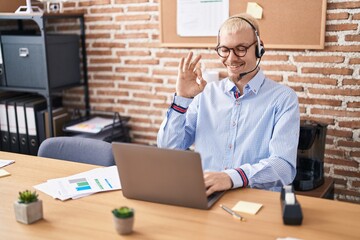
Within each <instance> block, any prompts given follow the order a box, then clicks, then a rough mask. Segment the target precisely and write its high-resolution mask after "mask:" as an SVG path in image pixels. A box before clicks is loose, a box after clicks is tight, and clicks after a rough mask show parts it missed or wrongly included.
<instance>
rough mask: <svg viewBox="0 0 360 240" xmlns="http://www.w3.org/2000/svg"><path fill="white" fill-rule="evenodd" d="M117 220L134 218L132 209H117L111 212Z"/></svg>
mask: <svg viewBox="0 0 360 240" xmlns="http://www.w3.org/2000/svg"><path fill="white" fill-rule="evenodd" d="M111 212H112V213H113V214H114V216H115V217H117V218H130V217H132V216H134V209H132V208H129V207H119V208H115V209H113V210H112V211H111Z"/></svg>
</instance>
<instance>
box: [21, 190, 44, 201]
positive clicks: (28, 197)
mask: <svg viewBox="0 0 360 240" xmlns="http://www.w3.org/2000/svg"><path fill="white" fill-rule="evenodd" d="M38 196H39V195H38V194H37V193H36V191H34V192H31V191H29V190H25V191H22V192H19V200H18V202H19V203H25V204H27V203H32V202H36V201H37V200H38Z"/></svg>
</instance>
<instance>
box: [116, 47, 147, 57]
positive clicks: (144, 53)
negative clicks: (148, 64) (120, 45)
mask: <svg viewBox="0 0 360 240" xmlns="http://www.w3.org/2000/svg"><path fill="white" fill-rule="evenodd" d="M124 46H125V44H124ZM150 54H151V53H150V51H141V50H139V51H136V50H133V51H132V50H130V51H129V50H124V51H116V56H118V57H121V56H134V57H135V56H150Z"/></svg>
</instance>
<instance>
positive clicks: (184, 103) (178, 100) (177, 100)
mask: <svg viewBox="0 0 360 240" xmlns="http://www.w3.org/2000/svg"><path fill="white" fill-rule="evenodd" d="M192 101H193V98H185V97H180V96H177V95H176V93H175V96H174V101H173V103H174V104H176V105H177V106H180V107H182V108H185V109H187V108H188V107H189V105H190V103H191V102H192Z"/></svg>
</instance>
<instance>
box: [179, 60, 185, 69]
mask: <svg viewBox="0 0 360 240" xmlns="http://www.w3.org/2000/svg"><path fill="white" fill-rule="evenodd" d="M184 61H185V60H184V58H183V57H182V58H181V59H180V63H179V71H183V68H184Z"/></svg>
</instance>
